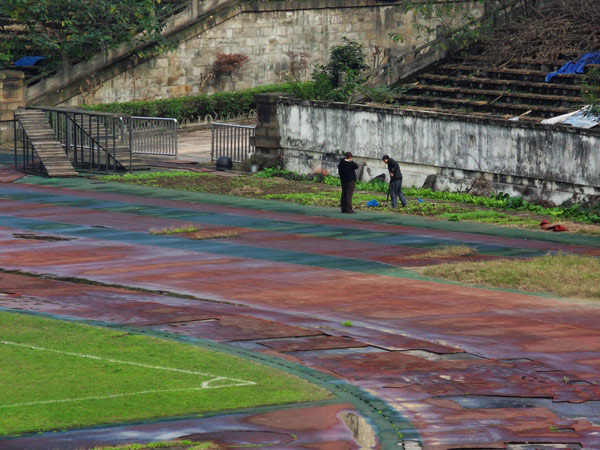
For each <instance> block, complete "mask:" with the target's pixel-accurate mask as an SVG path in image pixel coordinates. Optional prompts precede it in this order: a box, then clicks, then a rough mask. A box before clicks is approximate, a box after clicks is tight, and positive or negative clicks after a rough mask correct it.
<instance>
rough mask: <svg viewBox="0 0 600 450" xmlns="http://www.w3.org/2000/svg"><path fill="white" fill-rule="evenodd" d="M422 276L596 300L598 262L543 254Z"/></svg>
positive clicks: (467, 264)
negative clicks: (541, 255)
mask: <svg viewBox="0 0 600 450" xmlns="http://www.w3.org/2000/svg"><path fill="white" fill-rule="evenodd" d="M424 275H426V276H430V277H435V278H443V279H447V280H453V281H459V282H461V283H469V284H476V285H483V286H491V287H499V288H507V289H518V290H520V291H527V292H545V293H551V294H554V295H558V296H561V297H575V298H589V299H595V300H598V299H600V259H599V258H594V257H586V256H579V255H562V254H559V255H550V254H549V255H546V256H543V257H541V258H532V259H525V260H512V261H510V262H507V261H506V260H498V261H484V262H464V263H455V264H442V265H438V266H432V267H429V268H427V269H426V270H425V271H424Z"/></svg>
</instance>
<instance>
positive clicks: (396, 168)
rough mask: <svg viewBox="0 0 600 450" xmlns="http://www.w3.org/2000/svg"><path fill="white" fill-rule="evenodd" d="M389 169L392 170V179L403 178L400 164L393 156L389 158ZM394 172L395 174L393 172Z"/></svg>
mask: <svg viewBox="0 0 600 450" xmlns="http://www.w3.org/2000/svg"><path fill="white" fill-rule="evenodd" d="M387 165H388V171H389V172H390V181H395V180H401V179H402V172H401V171H400V166H399V165H398V163H397V162H396V161H394V160H393V159H392V158H390V159H388V163H387ZM392 173H393V174H394V175H393V176H392V175H391V174H392Z"/></svg>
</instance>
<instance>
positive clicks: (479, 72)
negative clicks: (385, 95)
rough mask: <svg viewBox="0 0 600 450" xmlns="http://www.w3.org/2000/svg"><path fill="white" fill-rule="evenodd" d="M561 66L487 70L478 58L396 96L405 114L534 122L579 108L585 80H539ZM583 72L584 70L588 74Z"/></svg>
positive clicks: (456, 62)
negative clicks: (422, 112)
mask: <svg viewBox="0 0 600 450" xmlns="http://www.w3.org/2000/svg"><path fill="white" fill-rule="evenodd" d="M563 64H564V62H562V61H561V62H559V61H535V60H529V59H523V60H515V61H510V63H509V64H505V65H504V66H503V67H492V66H489V65H488V64H486V62H485V60H483V59H482V58H480V57H478V56H473V55H471V56H465V57H461V58H454V59H449V60H446V61H444V62H442V63H441V64H439V65H437V66H435V67H433V68H432V69H430V70H428V71H426V72H424V73H421V74H420V75H418V76H416V77H415V78H414V83H413V84H409V85H408V86H409V89H408V90H407V91H406V92H404V93H402V94H400V95H398V96H396V99H397V103H399V104H402V105H404V106H406V107H408V108H413V107H414V108H418V109H427V110H435V111H440V112H458V113H461V114H472V115H483V116H493V117H503V118H511V117H515V116H520V120H528V121H536V122H539V121H541V120H543V119H545V118H549V117H555V116H559V115H562V114H566V113H569V112H571V111H574V110H577V109H579V108H581V107H582V106H583V105H584V104H585V103H584V100H583V98H582V92H583V87H582V85H581V84H580V83H581V82H582V81H583V79H584V77H585V76H584V75H578V74H575V75H558V76H556V77H555V78H554V79H553V80H552V81H551V82H549V83H546V82H545V81H544V78H545V77H546V74H547V73H548V72H553V71H555V70H557V69H559V68H560V67H561V66H562V65H563ZM590 67H593V66H588V69H587V70H590Z"/></svg>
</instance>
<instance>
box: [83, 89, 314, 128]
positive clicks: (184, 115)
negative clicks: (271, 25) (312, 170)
mask: <svg viewBox="0 0 600 450" xmlns="http://www.w3.org/2000/svg"><path fill="white" fill-rule="evenodd" d="M305 84H307V83H282V84H274V85H268V86H262V87H258V88H252V89H244V90H241V91H234V92H219V93H216V94H211V95H196V96H190V97H178V98H172V99H168V100H146V101H140V102H126V103H107V104H103V105H94V106H87V107H86V108H87V109H90V110H93V111H103V112H112V113H120V114H125V115H130V116H145V117H171V118H174V119H177V121H178V122H183V121H190V122H193V121H197V120H199V119H200V120H202V119H204V118H206V117H207V116H210V117H212V119H213V120H225V119H227V118H228V117H231V116H234V117H237V116H239V115H241V114H248V113H249V112H250V111H253V110H255V109H256V102H255V101H254V96H255V95H256V94H264V93H267V92H287V93H292V92H295V91H296V90H298V89H302V88H303V87H302V86H303V85H305Z"/></svg>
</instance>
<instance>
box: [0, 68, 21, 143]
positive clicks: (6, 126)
mask: <svg viewBox="0 0 600 450" xmlns="http://www.w3.org/2000/svg"><path fill="white" fill-rule="evenodd" d="M24 76H25V74H24V73H23V72H18V71H14V70H4V71H0V144H3V143H6V142H8V141H12V139H13V132H14V131H13V130H14V127H13V121H14V112H15V111H16V110H17V109H18V108H19V107H21V106H25V94H24V88H23V78H24Z"/></svg>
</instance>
